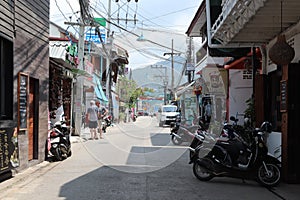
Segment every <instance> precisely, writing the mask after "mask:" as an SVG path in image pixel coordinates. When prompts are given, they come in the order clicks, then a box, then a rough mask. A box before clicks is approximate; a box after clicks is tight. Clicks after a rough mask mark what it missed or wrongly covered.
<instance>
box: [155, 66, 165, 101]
mask: <svg viewBox="0 0 300 200" xmlns="http://www.w3.org/2000/svg"><path fill="white" fill-rule="evenodd" d="M151 68H155V69H165V75H164V76H155V77H160V78H163V85H164V105H166V104H167V88H168V76H167V67H163V66H158V65H151Z"/></svg>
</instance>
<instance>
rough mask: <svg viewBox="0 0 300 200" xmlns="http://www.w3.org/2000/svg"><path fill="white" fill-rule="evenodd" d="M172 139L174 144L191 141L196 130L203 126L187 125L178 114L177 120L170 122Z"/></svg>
mask: <svg viewBox="0 0 300 200" xmlns="http://www.w3.org/2000/svg"><path fill="white" fill-rule="evenodd" d="M170 128H171V133H170V135H171V141H172V143H173V144H174V145H180V144H182V143H183V142H191V141H192V140H193V138H194V136H195V132H196V131H197V130H198V129H200V128H201V126H199V125H194V126H185V125H183V124H181V115H177V116H176V121H175V122H172V123H171V124H170Z"/></svg>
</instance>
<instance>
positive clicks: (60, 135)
mask: <svg viewBox="0 0 300 200" xmlns="http://www.w3.org/2000/svg"><path fill="white" fill-rule="evenodd" d="M50 126H51V129H50V133H49V137H50V144H51V147H50V153H51V154H52V155H53V156H54V157H55V158H56V160H58V161H61V160H63V159H66V158H67V157H70V156H71V155H72V151H71V141H70V128H69V127H67V126H66V124H65V121H61V122H56V123H55V124H50Z"/></svg>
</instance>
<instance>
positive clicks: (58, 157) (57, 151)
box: [55, 148, 63, 161]
mask: <svg viewBox="0 0 300 200" xmlns="http://www.w3.org/2000/svg"><path fill="white" fill-rule="evenodd" d="M55 158H56V160H58V161H62V160H63V158H62V155H61V150H60V148H56V149H55Z"/></svg>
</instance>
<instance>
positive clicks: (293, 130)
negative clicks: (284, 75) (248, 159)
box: [287, 63, 300, 183]
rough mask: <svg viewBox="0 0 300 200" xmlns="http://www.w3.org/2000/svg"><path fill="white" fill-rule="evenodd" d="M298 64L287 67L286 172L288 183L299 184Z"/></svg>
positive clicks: (299, 94)
mask: <svg viewBox="0 0 300 200" xmlns="http://www.w3.org/2000/svg"><path fill="white" fill-rule="evenodd" d="M299 74H300V64H299V63H292V64H290V65H289V66H288V97H287V102H288V135H287V140H288V152H287V154H288V172H289V182H295V183H300V171H299V168H300V156H299V154H298V153H295V152H300V146H299V144H300V134H299V115H300V90H299V86H300V80H299Z"/></svg>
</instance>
